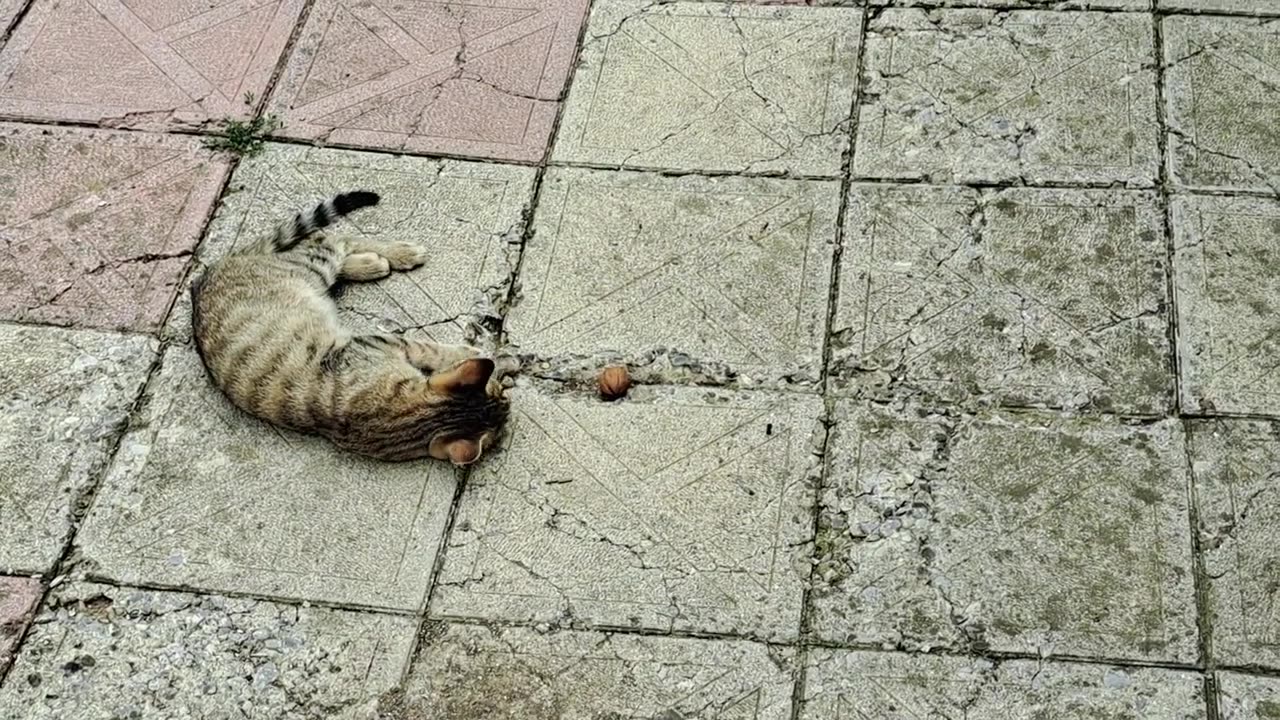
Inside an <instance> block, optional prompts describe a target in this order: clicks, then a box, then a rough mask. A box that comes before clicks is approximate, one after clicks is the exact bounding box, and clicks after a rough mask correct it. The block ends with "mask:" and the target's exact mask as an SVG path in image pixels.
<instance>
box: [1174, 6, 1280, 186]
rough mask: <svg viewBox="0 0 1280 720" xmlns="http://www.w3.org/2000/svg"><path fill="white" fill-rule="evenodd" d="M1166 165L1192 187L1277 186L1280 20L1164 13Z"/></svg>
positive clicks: (1279, 183) (1279, 176) (1279, 167)
mask: <svg viewBox="0 0 1280 720" xmlns="http://www.w3.org/2000/svg"><path fill="white" fill-rule="evenodd" d="M1161 22H1162V23H1163V33H1164V62H1165V70H1164V86H1165V98H1166V99H1165V106H1166V116H1167V126H1168V127H1167V129H1168V134H1169V165H1170V170H1171V172H1172V175H1173V179H1174V180H1175V181H1176V182H1177V183H1178V184H1180V185H1184V186H1187V187H1191V188H1210V189H1225V190H1255V191H1262V192H1268V193H1273V194H1280V128H1277V127H1275V123H1272V122H1268V120H1269V119H1270V118H1274V117H1276V115H1277V114H1280V22H1276V21H1270V22H1265V21H1262V20H1251V19H1248V18H1230V17H1207V16H1173V17H1166V18H1164V19H1163V20H1162V21H1161Z"/></svg>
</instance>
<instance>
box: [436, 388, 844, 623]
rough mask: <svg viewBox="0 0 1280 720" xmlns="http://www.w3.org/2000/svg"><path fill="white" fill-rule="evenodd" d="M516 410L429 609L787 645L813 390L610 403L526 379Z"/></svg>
mask: <svg viewBox="0 0 1280 720" xmlns="http://www.w3.org/2000/svg"><path fill="white" fill-rule="evenodd" d="M512 404H513V408H514V412H513V418H512V425H511V434H510V439H509V441H508V443H507V445H506V447H505V449H503V450H502V451H501V452H500V454H498V455H495V456H493V457H491V458H489V459H488V460H487V461H486V463H485V464H484V465H481V466H478V467H477V468H476V469H475V470H474V471H473V472H472V474H471V475H470V477H469V479H468V481H467V488H466V491H465V494H464V496H463V499H462V504H461V507H460V509H459V511H458V517H457V520H456V522H455V525H454V529H453V532H452V534H451V535H450V538H449V543H448V549H447V551H446V560H445V566H444V569H443V571H442V573H441V577H440V581H439V583H438V586H437V588H436V591H435V594H434V596H433V600H432V603H431V612H432V614H433V615H434V616H436V617H446V618H477V619H483V620H509V621H533V622H540V623H548V624H555V625H562V626H575V627H576V626H580V625H582V626H589V627H596V628H634V629H650V630H660V631H672V630H684V631H701V632H716V633H729V634H734V635H739V636H744V637H760V638H764V639H771V640H775V639H776V640H784V641H785V640H794V639H795V635H796V629H797V627H798V625H799V618H800V603H801V594H802V584H803V577H805V576H807V574H808V552H809V548H810V543H809V539H810V536H811V533H812V525H811V522H812V521H811V520H810V517H811V516H810V511H811V507H812V502H813V487H814V485H815V483H816V476H817V473H818V471H819V467H818V465H819V463H818V458H817V455H816V454H817V453H818V452H819V451H820V449H821V443H822V439H823V437H824V431H823V428H822V427H821V424H820V422H819V416H820V413H821V410H822V407H821V402H820V400H819V399H818V398H816V397H812V396H808V395H801V394H798V393H773V392H764V391H757V392H728V391H723V390H712V389H692V388H684V389H676V388H670V387H657V386H640V387H635V388H633V389H632V391H631V394H630V395H629V397H628V399H627V400H625V401H623V402H618V403H605V402H602V401H600V400H598V399H595V398H594V397H590V396H586V395H579V394H574V393H557V392H555V390H554V389H553V388H551V387H549V386H548V385H544V384H537V385H534V384H532V383H530V382H529V381H528V380H522V381H521V384H520V385H518V386H517V388H516V389H515V390H513V391H512ZM636 428H644V429H645V431H644V432H643V433H640V434H638V433H636V432H635V429H636Z"/></svg>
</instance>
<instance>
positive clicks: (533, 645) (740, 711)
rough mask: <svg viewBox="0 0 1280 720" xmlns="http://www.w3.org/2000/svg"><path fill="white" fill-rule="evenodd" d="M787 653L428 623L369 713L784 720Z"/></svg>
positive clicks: (478, 719)
mask: <svg viewBox="0 0 1280 720" xmlns="http://www.w3.org/2000/svg"><path fill="white" fill-rule="evenodd" d="M793 658H794V654H793V651H792V650H790V649H786V648H781V647H770V646H766V645H759V644H756V643H750V642H742V641H724V640H694V639H682V638H667V637H652V636H649V637H646V636H637V635H623V634H605V633H598V632H565V631H559V632H537V631H535V630H532V629H528V628H520V627H485V626H476V625H454V624H445V623H430V622H429V623H428V624H427V625H426V627H425V628H424V632H423V638H422V646H421V647H420V648H419V652H418V658H417V660H416V662H415V664H414V666H413V668H412V670H410V672H409V675H408V677H407V679H406V680H405V683H404V689H403V690H402V691H398V692H395V693H391V694H389V695H387V696H386V697H384V698H383V699H382V701H381V703H380V704H379V709H380V710H381V713H380V715H379V718H380V719H381V720H402V719H404V720H410V719H412V720H503V719H507V720H595V719H596V718H615V717H616V718H622V717H627V718H655V719H656V720H677V719H679V718H721V719H722V720H784V719H785V718H789V717H791V714H790V713H791V692H792V676H793V674H794V672H795V669H794V659H793Z"/></svg>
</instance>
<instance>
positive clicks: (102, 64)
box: [0, 0, 304, 128]
mask: <svg viewBox="0 0 1280 720" xmlns="http://www.w3.org/2000/svg"><path fill="white" fill-rule="evenodd" d="M303 3H304V0H243V1H241V2H227V1H226V0H223V1H222V2H197V1H194V0H181V1H180V2H175V0H35V1H34V4H33V5H32V7H31V10H30V11H29V12H28V13H27V15H26V17H24V18H23V20H22V22H21V23H19V25H18V28H17V30H16V31H14V33H13V36H12V37H11V38H10V39H9V42H8V43H6V44H5V46H4V49H3V51H0V113H3V114H6V115H9V116H18V117H33V118H48V119H53V120H84V121H91V122H101V123H105V124H108V125H114V126H119V127H143V128H163V127H173V126H175V125H190V124H202V123H205V122H207V121H209V120H217V119H220V118H224V117H235V118H239V117H247V116H248V115H249V112H250V110H251V105H252V104H253V103H252V102H248V101H256V99H257V98H261V97H262V93H263V91H264V90H265V89H266V87H267V82H268V80H270V78H271V73H272V71H273V70H274V69H275V65H276V62H277V60H278V59H279V57H280V53H281V52H282V51H283V50H284V46H285V43H286V42H287V41H288V39H289V33H290V32H291V31H292V29H293V24H294V23H295V22H296V21H297V18H298V13H299V12H300V11H301V10H302V6H303Z"/></svg>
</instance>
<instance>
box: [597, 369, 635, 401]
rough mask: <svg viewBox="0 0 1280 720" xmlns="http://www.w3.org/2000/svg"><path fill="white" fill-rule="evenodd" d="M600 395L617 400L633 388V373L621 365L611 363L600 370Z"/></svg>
mask: <svg viewBox="0 0 1280 720" xmlns="http://www.w3.org/2000/svg"><path fill="white" fill-rule="evenodd" d="M598 384H599V386H600V397H602V398H604V399H605V400H617V399H618V398H620V397H622V396H624V395H626V394H627V390H630V389H631V374H630V373H628V372H627V369H626V368H625V367H623V366H621V365H610V366H609V367H607V368H605V369H604V370H601V371H600V379H599V381H598Z"/></svg>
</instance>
